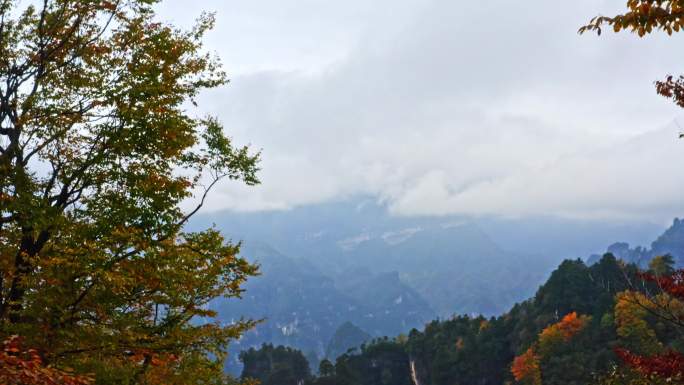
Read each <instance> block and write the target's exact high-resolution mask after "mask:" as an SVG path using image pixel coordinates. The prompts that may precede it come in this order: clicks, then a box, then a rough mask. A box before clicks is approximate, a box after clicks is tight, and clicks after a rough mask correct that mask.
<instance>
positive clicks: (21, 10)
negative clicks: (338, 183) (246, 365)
mask: <svg viewBox="0 0 684 385" xmlns="http://www.w3.org/2000/svg"><path fill="white" fill-rule="evenodd" d="M36 3H37V4H36ZM155 3H157V1H156V0H126V1H105V0H44V1H41V2H28V3H27V4H26V5H23V4H24V3H23V2H20V1H14V0H4V1H1V2H0V337H2V338H5V339H6V338H9V337H10V336H12V335H21V336H22V337H23V339H24V341H25V343H26V345H27V346H31V347H35V349H36V351H37V354H38V355H39V356H40V357H41V361H42V362H43V363H44V364H45V365H47V366H48V367H50V368H56V369H65V368H67V367H70V368H73V369H74V371H75V373H78V374H81V373H91V374H93V376H94V378H95V380H96V382H97V383H110V382H116V383H135V382H157V383H168V384H173V383H219V382H221V381H223V380H224V376H223V374H222V367H223V365H222V361H223V358H224V353H223V351H224V350H225V347H226V344H227V342H228V341H229V340H231V339H234V338H236V337H238V336H239V335H240V334H241V333H242V332H243V331H244V330H245V329H247V328H249V327H251V326H252V325H253V323H252V322H250V321H239V322H237V323H233V324H230V325H220V324H218V323H211V322H204V323H200V322H196V321H195V320H197V319H199V317H204V318H205V319H211V317H213V316H214V315H215V314H214V312H212V311H211V310H209V309H208V308H207V304H208V302H209V301H210V300H211V299H212V298H215V297H217V296H229V297H236V296H239V295H240V293H241V291H242V289H241V285H242V283H243V282H244V281H245V280H246V279H247V277H249V276H250V275H253V274H255V273H256V272H257V269H256V267H255V266H253V265H250V264H249V263H247V262H246V261H245V260H244V259H242V258H240V257H238V256H237V253H238V250H239V247H238V246H239V245H234V244H231V243H229V242H226V241H225V240H224V238H223V237H222V236H221V235H220V234H219V233H218V232H217V231H214V230H208V231H204V232H198V233H187V232H184V231H183V226H184V224H185V223H186V222H187V221H188V219H189V218H190V217H191V216H192V215H193V214H194V213H196V212H197V210H199V208H200V207H201V206H202V204H203V203H204V200H205V198H206V196H207V193H208V192H209V190H210V189H211V188H212V187H213V186H214V185H215V184H216V183H218V182H219V181H220V180H222V179H234V180H240V181H242V182H244V183H246V184H248V185H252V184H255V183H257V182H258V180H257V178H256V172H257V162H258V154H251V153H250V151H249V149H248V148H245V147H242V148H236V147H234V146H233V145H232V143H231V140H230V139H229V138H227V137H225V136H224V134H223V130H222V128H221V126H220V124H219V122H218V121H217V120H216V119H214V118H211V117H206V118H197V117H194V116H192V115H190V112H188V106H190V105H191V104H192V103H195V101H194V98H195V97H196V96H197V94H198V93H199V92H200V91H201V90H202V89H206V88H213V87H217V86H220V85H222V84H225V83H226V81H227V80H226V75H225V74H224V72H223V71H222V70H221V67H220V63H219V62H218V61H217V59H216V58H214V57H212V56H210V55H207V54H205V53H204V52H203V49H202V44H201V40H202V36H203V35H204V33H205V32H206V31H207V30H208V29H210V28H211V27H212V25H213V18H212V17H211V16H210V15H204V16H203V17H201V18H200V19H199V20H198V22H197V24H196V26H195V27H194V28H192V29H191V30H188V31H184V30H180V29H177V28H175V27H173V26H171V25H166V24H163V23H159V22H157V21H156V20H155V15H154V12H153V9H152V7H153V5H154V4H155ZM193 194H197V195H196V198H197V201H198V204H197V206H196V207H195V208H194V209H191V210H189V211H183V210H182V209H181V207H180V203H181V202H182V201H184V200H186V199H189V198H191V197H193Z"/></svg>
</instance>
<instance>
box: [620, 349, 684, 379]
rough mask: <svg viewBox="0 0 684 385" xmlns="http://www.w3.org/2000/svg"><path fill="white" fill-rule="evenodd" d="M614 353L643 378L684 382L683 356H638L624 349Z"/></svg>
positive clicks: (673, 353) (676, 353)
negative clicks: (643, 376)
mask: <svg viewBox="0 0 684 385" xmlns="http://www.w3.org/2000/svg"><path fill="white" fill-rule="evenodd" d="M616 353H617V355H618V357H620V359H621V360H622V361H623V362H625V363H627V364H628V365H629V366H630V367H632V368H633V369H635V370H636V371H638V372H640V373H641V374H643V375H645V376H648V377H655V378H661V379H664V380H665V381H667V382H675V381H682V380H684V355H682V354H681V353H679V352H677V351H672V350H671V351H668V352H665V353H661V354H656V355H652V356H640V355H636V354H634V353H631V352H629V351H627V350H624V349H616Z"/></svg>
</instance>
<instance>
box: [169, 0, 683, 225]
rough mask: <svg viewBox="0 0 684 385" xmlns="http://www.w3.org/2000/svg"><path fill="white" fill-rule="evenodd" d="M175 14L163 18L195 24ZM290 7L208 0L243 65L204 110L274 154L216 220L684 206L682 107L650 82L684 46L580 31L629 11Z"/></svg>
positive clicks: (640, 213)
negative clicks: (368, 210)
mask: <svg viewBox="0 0 684 385" xmlns="http://www.w3.org/2000/svg"><path fill="white" fill-rule="evenodd" d="M175 3H179V4H180V1H179V0H176V1H175V2H174V1H170V4H171V5H169V6H168V8H166V9H164V10H163V12H162V15H163V16H164V17H166V18H170V19H172V20H175V18H179V19H182V16H181V15H180V14H179V13H178V10H177V7H174V4H175ZM183 3H184V2H183ZM287 3H290V4H287ZM294 3H295V2H283V1H279V2H274V1H254V2H249V4H251V5H245V3H240V2H208V6H209V7H211V6H212V5H213V6H216V7H217V8H216V10H217V12H218V19H219V27H218V29H217V31H215V32H214V35H212V36H211V37H210V40H209V41H210V48H212V49H215V50H217V51H218V52H219V53H220V54H221V56H222V57H224V59H225V62H226V66H227V68H228V69H229V70H230V69H231V68H234V69H236V70H235V71H234V72H233V74H234V75H233V79H232V84H231V85H230V86H229V87H227V88H225V89H222V90H218V91H212V92H210V93H207V94H206V95H204V97H203V103H202V106H203V108H205V109H206V110H208V111H209V112H211V113H214V114H216V115H218V116H219V117H220V118H221V120H222V121H223V122H224V123H225V124H226V128H227V131H228V133H229V134H231V135H232V136H233V137H234V138H235V140H236V141H237V142H239V143H252V144H253V145H254V146H255V147H256V148H261V149H263V154H264V161H263V164H262V167H263V172H262V174H261V176H262V180H263V184H262V185H261V186H259V187H257V188H245V187H242V186H238V185H234V184H226V185H222V186H221V187H220V188H219V189H218V190H217V191H216V193H215V194H214V195H213V196H212V198H211V201H210V202H209V205H208V207H209V208H210V209H213V210H218V209H225V208H229V209H238V210H264V209H284V208H288V207H292V206H296V205H304V204H310V203H317V202H323V201H326V200H331V199H343V198H345V197H349V196H354V195H358V194H373V195H376V196H378V197H379V199H382V200H384V201H386V202H387V203H388V204H389V206H390V208H391V209H392V210H393V211H394V212H395V213H397V214H403V215H440V214H467V215H475V216H477V215H498V216H514V217H519V216H526V215H539V214H550V215H558V216H566V217H583V218H626V217H630V218H633V217H639V218H649V219H655V220H663V219H665V218H668V217H671V216H672V215H674V214H676V213H677V212H679V211H680V210H681V208H682V204H681V198H680V195H681V191H682V188H684V171H681V170H680V167H679V166H680V165H681V164H684V142H681V141H678V140H677V139H676V138H677V134H678V131H677V129H676V126H675V125H674V124H673V119H674V118H675V117H676V114H678V113H679V111H678V109H677V108H676V106H674V105H672V104H670V103H668V102H667V101H666V100H664V99H661V98H659V97H658V96H657V95H655V92H654V89H653V84H652V83H653V80H655V79H658V78H661V77H663V76H664V75H665V74H667V73H669V72H675V73H677V71H680V70H681V69H682V68H681V62H682V57H681V54H680V53H679V52H678V51H676V50H675V49H673V48H674V47H677V46H679V45H680V44H681V38H679V37H674V38H669V39H668V38H665V37H649V38H647V39H638V38H637V37H636V36H629V35H610V34H608V35H606V36H603V37H601V38H597V37H595V36H590V35H587V36H578V35H577V33H576V31H577V29H578V27H579V26H580V25H581V24H582V23H583V22H585V21H586V20H588V19H589V18H590V17H591V16H593V15H595V14H597V13H599V12H606V13H607V12H609V11H610V10H619V9H621V7H623V6H624V4H623V2H621V1H603V2H598V3H597V2H596V1H590V0H579V1H575V2H565V3H557V2H555V3H554V2H548V1H543V0H533V1H531V2H526V3H525V5H524V6H521V5H520V3H515V2H510V1H506V0H492V1H488V2H485V3H482V2H465V1H446V0H443V1H419V0H415V1H406V2H401V3H402V4H401V6H400V7H399V6H396V4H395V2H389V1H378V2H367V1H360V0H358V1H350V2H330V1H322V0H320V1H315V0H307V1H305V2H301V3H299V2H297V4H294ZM262 11H263V12H262ZM290 15H292V17H291V18H290ZM309 16H310V17H309ZM183 20H184V19H183ZM222 20H223V21H222ZM233 22H234V23H233ZM240 31H243V33H242V34H241V33H240ZM236 53H239V54H242V55H244V57H239V55H237V54H236ZM281 59H282V60H281Z"/></svg>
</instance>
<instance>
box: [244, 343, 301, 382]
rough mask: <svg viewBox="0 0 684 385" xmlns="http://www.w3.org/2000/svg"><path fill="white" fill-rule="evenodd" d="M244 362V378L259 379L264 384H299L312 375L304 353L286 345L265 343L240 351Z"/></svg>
mask: <svg viewBox="0 0 684 385" xmlns="http://www.w3.org/2000/svg"><path fill="white" fill-rule="evenodd" d="M240 361H242V363H243V364H244V367H243V370H242V375H241V377H242V379H243V380H250V379H251V380H258V381H259V382H260V383H261V384H263V385H297V384H301V383H303V382H304V381H306V380H308V379H309V378H310V377H311V370H310V369H309V363H308V362H307V360H306V357H304V354H303V353H302V352H301V351H299V350H296V349H292V348H289V347H285V346H278V347H273V345H270V344H264V345H262V346H261V348H260V349H259V350H256V349H254V348H252V349H249V350H247V351H243V352H242V353H240Z"/></svg>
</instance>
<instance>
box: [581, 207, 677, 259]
mask: <svg viewBox="0 0 684 385" xmlns="http://www.w3.org/2000/svg"><path fill="white" fill-rule="evenodd" d="M606 252H607V253H610V254H613V255H614V256H615V257H616V258H618V259H622V260H623V261H625V262H628V263H634V264H636V265H638V266H641V267H646V266H647V265H648V262H649V261H650V260H651V259H653V258H655V257H657V256H661V255H666V254H667V255H671V256H672V257H673V258H674V260H675V263H676V264H677V266H678V267H684V220H681V219H679V218H675V219H674V220H673V222H672V226H670V227H669V228H668V229H667V230H665V232H664V233H663V234H661V235H660V236H658V238H657V239H656V240H655V241H653V242H652V243H651V246H650V248H648V249H647V248H645V247H643V246H637V247H634V248H632V247H630V245H629V243H627V242H616V243H613V244H612V245H610V246H608V248H607V250H606ZM600 259H601V256H599V255H598V254H594V255H592V256H591V257H589V259H588V260H587V264H588V265H592V264H594V263H596V262H598V261H599V260H600Z"/></svg>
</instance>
